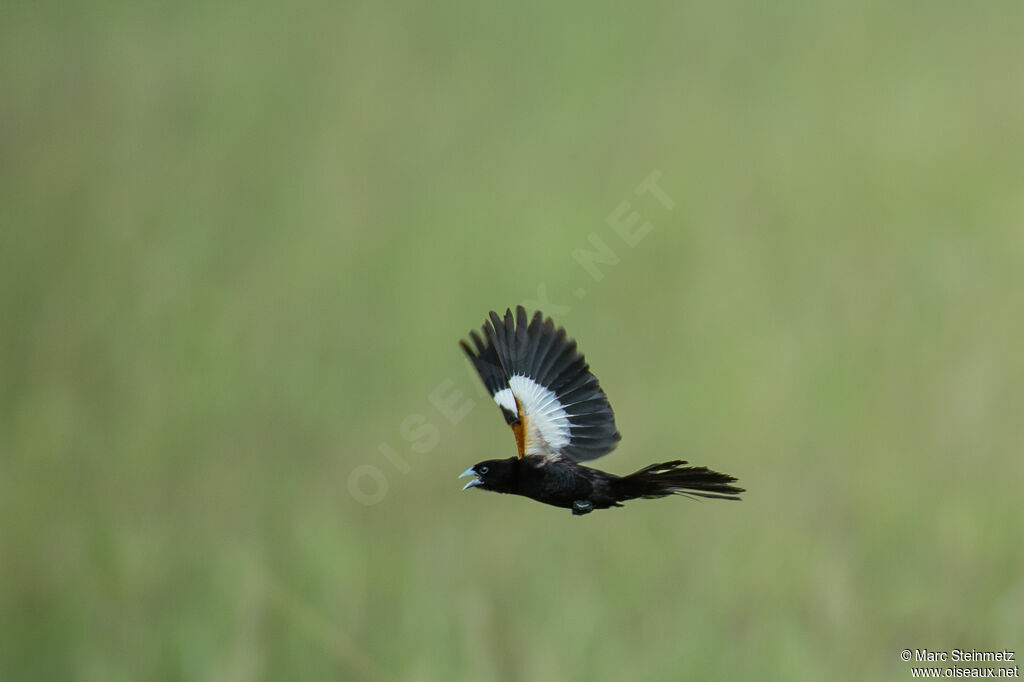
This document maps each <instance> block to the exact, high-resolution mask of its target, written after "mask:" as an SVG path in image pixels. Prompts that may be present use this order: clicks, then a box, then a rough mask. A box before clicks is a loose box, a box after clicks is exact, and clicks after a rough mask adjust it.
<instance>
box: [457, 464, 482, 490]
mask: <svg viewBox="0 0 1024 682" xmlns="http://www.w3.org/2000/svg"><path fill="white" fill-rule="evenodd" d="M476 475H477V474H476V472H475V471H473V467H469V468H468V469H466V470H465V471H463V472H462V473H461V474H459V478H465V477H466V476H476ZM483 484H484V482H483V481H481V480H480V479H479V478H474V479H473V480H472V481H470V482H469V483H467V484H466V485H464V486H463V487H462V489H463V490H467V489H469V488H475V487H477V486H478V485H483Z"/></svg>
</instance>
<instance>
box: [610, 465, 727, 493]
mask: <svg viewBox="0 0 1024 682" xmlns="http://www.w3.org/2000/svg"><path fill="white" fill-rule="evenodd" d="M685 464H686V462H684V461H683V460H681V459H677V460H673V461H671V462H664V463H661V464H652V465H650V466H648V467H644V468H643V469H641V470H640V471H637V472H635V473H632V474H630V475H629V476H623V477H622V478H620V479H619V480H618V481H617V483H618V493H619V495H620V496H621V497H620V499H622V500H632V499H635V498H637V497H645V498H656V497H665V496H666V495H687V496H689V495H696V496H697V497H707V498H712V499H716V500H739V499H740V497H739V495H740V493H742V492H746V491H745V490H744V489H743V488H739V487H737V486H734V485H730V484H731V483H733V482H734V481H736V478H735V477H733V476H729V475H728V474H723V473H719V472H717V471H712V470H711V469H708V468H707V467H690V466H684V465H685Z"/></svg>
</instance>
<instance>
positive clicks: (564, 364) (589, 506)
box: [459, 306, 744, 515]
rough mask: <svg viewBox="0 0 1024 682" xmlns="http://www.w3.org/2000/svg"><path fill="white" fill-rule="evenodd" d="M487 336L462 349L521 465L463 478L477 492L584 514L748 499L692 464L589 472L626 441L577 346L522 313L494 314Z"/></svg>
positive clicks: (513, 460)
mask: <svg viewBox="0 0 1024 682" xmlns="http://www.w3.org/2000/svg"><path fill="white" fill-rule="evenodd" d="M482 332H483V335H482V336H481V335H479V334H477V333H476V332H475V331H472V332H470V334H469V337H470V340H471V341H472V342H473V345H472V346H470V345H469V344H468V343H466V342H465V341H460V342H459V344H460V345H461V346H462V350H464V351H465V352H466V355H468V356H469V359H470V360H471V361H472V362H473V366H474V367H475V368H476V371H477V373H479V374H480V378H481V379H482V380H483V382H484V385H485V386H486V387H487V390H488V391H489V392H490V394H491V396H492V397H493V398H494V402H496V403H497V404H498V407H500V408H501V413H502V414H503V415H504V417H505V421H506V422H507V423H508V425H509V426H510V427H512V433H513V434H514V435H515V439H516V446H517V448H518V449H519V454H518V456H517V457H509V458H508V459H490V460H487V461H484V462H480V463H479V464H475V465H473V466H472V467H470V468H469V469H467V470H466V471H464V472H463V473H462V475H461V476H459V478H462V477H464V476H473V477H474V478H473V480H472V481H470V482H469V483H467V484H466V486H465V487H464V488H463V490H466V489H467V488H481V489H482V490H491V491H494V492H498V493H509V494H512V495H523V496H524V497H529V498H530V499H533V500H537V501H538V502H543V503H544V504H550V505H554V506H556V507H564V508H566V509H571V510H572V513H573V514H575V515H582V514H589V513H590V512H592V511H593V510H595V509H607V508H609V507H621V506H622V503H623V502H625V501H626V500H634V499H637V498H641V497H642V498H656V497H666V496H668V495H685V496H691V495H696V496H698V497H710V498H715V499H721V500H738V499H739V494H740V493H742V492H744V490H743V488H738V487H736V486H734V485H731V484H732V483H733V482H734V481H735V480H736V479H735V478H734V477H732V476H729V475H728V474H722V473H719V472H717V471H712V470H711V469H708V468H707V467H693V466H686V464H687V463H686V462H684V461H682V460H678V459H677V460H672V461H670V462H663V463H661V464H652V465H650V466H647V467H644V468H643V469H641V470H640V471H637V472H635V473H632V474H629V475H628V476H616V475H614V474H609V473H605V472H603V471H598V470H597V469H591V468H590V467H585V466H583V465H582V464H580V462H586V461H589V460H592V459H597V458H598V457H601V456H602V455H606V454H608V453H609V452H611V451H612V450H613V449H615V446H616V445H617V444H618V442H619V440H620V439H621V436H620V435H619V431H618V429H617V428H616V427H615V414H614V413H613V412H612V408H611V405H609V404H608V396H606V395H605V393H604V391H602V390H601V386H600V384H599V383H598V381H597V377H595V376H594V375H593V374H591V373H590V367H589V366H588V365H587V362H586V360H584V358H583V355H582V354H581V353H580V352H579V351H578V350H577V349H576V342H575V341H573V340H572V339H569V338H567V337H566V333H565V329H564V328H562V327H558V328H556V327H555V323H554V322H553V321H552V320H551V318H550V317H547V318H545V317H544V316H543V315H542V314H541V312H540V311H539V310H538V311H537V312H535V313H534V315H533V318H532V319H531V320H529V322H527V316H526V311H525V310H524V309H523V307H522V306H519V307H517V308H516V312H515V315H514V316H513V314H512V311H511V310H506V311H505V317H504V319H503V318H501V317H500V316H499V315H498V314H497V313H495V312H492V313H491V314H490V318H489V319H488V320H487V321H485V322H484V325H483V328H482Z"/></svg>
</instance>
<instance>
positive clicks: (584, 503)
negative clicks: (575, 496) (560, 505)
mask: <svg viewBox="0 0 1024 682" xmlns="http://www.w3.org/2000/svg"><path fill="white" fill-rule="evenodd" d="M592 511H594V503H593V502H591V501H590V500H575V501H574V502H573V503H572V515H573V516H583V515H584V514H589V513H590V512H592Z"/></svg>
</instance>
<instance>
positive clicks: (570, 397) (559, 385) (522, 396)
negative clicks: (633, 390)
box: [459, 306, 621, 462]
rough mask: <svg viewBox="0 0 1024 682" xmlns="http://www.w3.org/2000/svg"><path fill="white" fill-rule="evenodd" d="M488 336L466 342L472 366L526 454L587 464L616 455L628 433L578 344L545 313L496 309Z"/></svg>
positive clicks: (473, 335)
mask: <svg viewBox="0 0 1024 682" xmlns="http://www.w3.org/2000/svg"><path fill="white" fill-rule="evenodd" d="M482 332H483V337H482V338H481V336H480V335H478V334H477V333H476V332H475V331H473V332H470V334H469V338H470V340H471V341H472V342H473V346H472V347H471V346H470V345H469V344H468V343H466V342H465V341H460V342H459V345H461V346H462V350H464V351H465V352H466V355H468V356H469V359H470V360H471V361H472V362H473V366H474V367H475V368H476V371H477V373H478V374H480V378H481V379H482V380H483V382H484V385H485V386H486V387H487V390H488V391H490V393H491V396H492V397H493V398H494V402H496V403H497V404H498V407H500V408H501V412H502V414H503V415H504V416H505V421H506V422H508V425H509V426H511V427H512V432H513V433H514V434H515V437H516V445H517V446H518V448H519V456H520V457H523V456H524V455H558V456H562V457H566V458H568V459H571V460H574V461H577V462H583V461H586V460H590V459H596V458H598V457H600V456H601V455H605V454H607V453H609V452H611V451H612V450H613V449H614V448H615V446H616V444H617V443H618V442H619V439H620V438H621V436H620V435H619V432H618V430H617V429H616V428H615V414H614V413H613V412H612V408H611V406H610V405H609V404H608V396H606V395H605V394H604V391H602V390H601V386H600V384H599V383H598V381H597V377H595V376H594V375H593V374H591V373H590V371H589V369H590V368H589V366H588V365H587V362H586V360H585V359H584V358H583V355H582V354H581V353H579V352H578V351H577V350H576V342H575V341H573V340H572V339H567V338H566V335H565V329H563V328H561V327H559V328H557V329H556V328H555V323H554V322H552V321H551V318H550V317H548V318H544V317H543V315H541V312H540V311H537V312H536V313H534V315H533V319H532V320H530V322H529V323H527V319H526V310H524V309H523V307H522V306H518V307H517V308H516V314H515V317H513V315H512V311H511V310H506V311H505V317H504V319H502V318H501V317H499V316H498V314H497V313H495V312H492V313H491V314H490V319H489V320H487V321H486V322H484V326H483V328H482Z"/></svg>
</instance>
